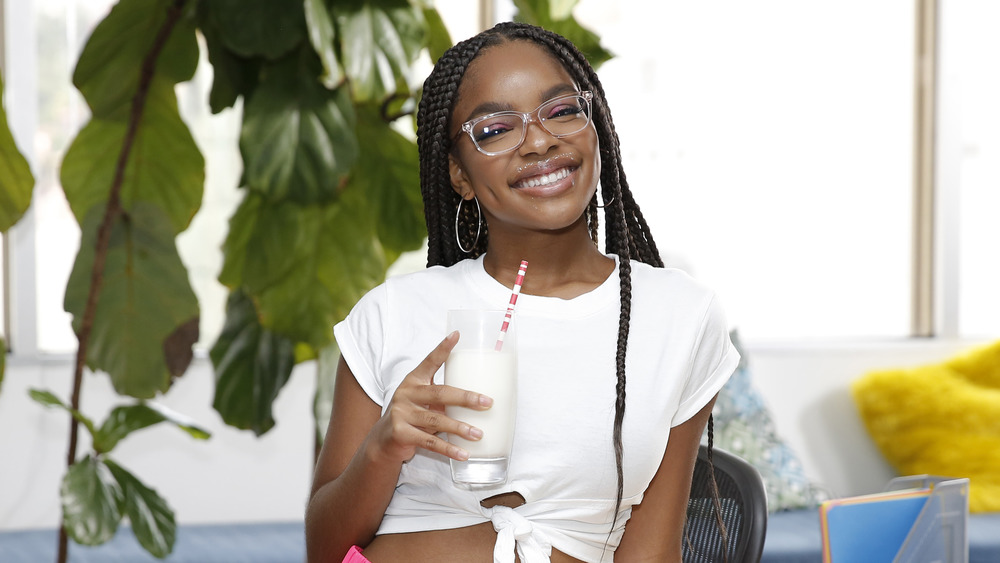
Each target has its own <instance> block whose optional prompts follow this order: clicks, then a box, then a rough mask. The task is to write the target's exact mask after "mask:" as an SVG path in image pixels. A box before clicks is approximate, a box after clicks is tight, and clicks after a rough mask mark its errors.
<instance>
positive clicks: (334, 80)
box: [305, 0, 344, 90]
mask: <svg viewBox="0 0 1000 563" xmlns="http://www.w3.org/2000/svg"><path fill="white" fill-rule="evenodd" d="M305 11H306V27H307V29H308V31H309V43H310V44H311V45H312V47H313V49H315V50H316V55H318V56H319V60H320V62H322V63H323V75H322V76H321V77H320V80H321V82H323V85H324V86H326V87H327V88H330V89H331V90H332V89H333V88H336V87H337V86H340V85H341V83H343V82H344V71H343V70H341V68H340V62H338V61H337V49H336V46H335V43H336V39H337V32H336V31H335V30H334V29H333V19H332V18H331V17H330V11H329V10H327V8H326V4H325V3H324V2H323V0H305Z"/></svg>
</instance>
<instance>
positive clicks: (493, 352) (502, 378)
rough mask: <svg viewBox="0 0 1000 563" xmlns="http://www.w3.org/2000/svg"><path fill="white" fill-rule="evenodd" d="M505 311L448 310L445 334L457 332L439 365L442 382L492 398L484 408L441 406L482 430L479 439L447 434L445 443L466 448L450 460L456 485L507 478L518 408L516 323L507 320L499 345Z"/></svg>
mask: <svg viewBox="0 0 1000 563" xmlns="http://www.w3.org/2000/svg"><path fill="white" fill-rule="evenodd" d="M505 315H506V311H503V310H496V311H484V310H453V311H448V332H449V333H450V332H451V331H454V330H457V331H458V332H459V339H458V344H456V345H455V348H454V349H452V351H451V355H449V356H448V360H447V361H445V364H444V382H445V384H446V385H450V386H452V387H458V388H460V389H466V390H469V391H475V392H477V393H482V394H484V395H487V396H489V397H492V398H493V406H491V407H490V408H489V409H487V410H485V411H477V410H472V409H467V408H465V407H456V406H449V407H446V408H445V412H446V414H447V415H448V416H449V417H451V418H454V419H455V420H461V421H463V422H467V423H468V424H471V425H472V426H475V427H476V428H479V429H480V430H482V431H483V437H482V438H481V439H479V440H466V439H464V438H461V437H459V436H455V435H451V434H449V435H448V441H449V442H451V443H452V444H455V445H457V446H459V447H460V448H463V449H464V450H465V451H467V452H469V459H468V461H456V460H451V477H452V480H453V481H454V482H455V483H456V484H458V485H460V486H472V487H475V486H489V485H498V484H502V483H504V482H506V481H507V463H508V461H509V459H510V449H511V445H512V444H513V441H514V414H515V412H516V406H517V328H516V325H517V323H516V322H514V320H513V318H512V320H511V321H510V322H509V324H508V325H507V330H506V331H505V333H504V336H503V338H502V342H500V343H499V345H498V342H497V341H498V339H500V332H501V326H503V324H504V318H505ZM498 347H499V348H500V349H499V350H497V348H498Z"/></svg>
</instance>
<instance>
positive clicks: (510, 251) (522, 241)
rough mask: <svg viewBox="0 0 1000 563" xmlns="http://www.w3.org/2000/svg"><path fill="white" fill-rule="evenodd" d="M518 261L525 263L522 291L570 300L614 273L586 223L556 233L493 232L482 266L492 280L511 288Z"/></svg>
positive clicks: (612, 267)
mask: <svg viewBox="0 0 1000 563" xmlns="http://www.w3.org/2000/svg"><path fill="white" fill-rule="evenodd" d="M521 260H527V261H528V269H527V271H526V273H525V276H524V283H523V285H522V289H521V292H522V293H526V294H529V295H541V296H548V297H561V298H564V299H569V298H573V297H576V296H578V295H581V294H583V293H586V292H588V291H591V290H593V289H594V288H596V287H597V286H599V285H601V284H602V283H603V282H604V281H605V280H606V279H607V278H608V276H609V275H610V274H611V272H612V271H614V260H612V259H610V258H608V257H606V256H604V254H603V253H602V252H601V251H600V250H599V249H598V248H597V246H596V245H595V244H594V242H593V241H592V240H591V239H590V234H589V232H588V230H587V225H586V221H583V222H582V224H581V223H577V224H574V225H573V226H570V227H568V228H567V229H565V230H561V231H557V232H542V233H539V232H530V233H519V234H517V235H513V234H510V233H494V231H493V230H490V241H489V245H488V247H487V250H486V255H485V256H484V257H483V267H484V268H485V269H486V272H487V273H488V274H490V276H492V277H493V278H494V279H495V280H497V281H499V282H500V283H502V284H504V285H505V286H507V287H511V288H512V287H513V286H514V278H515V277H516V275H517V269H518V266H519V265H520V263H521Z"/></svg>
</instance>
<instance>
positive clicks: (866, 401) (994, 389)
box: [851, 342, 1000, 512]
mask: <svg viewBox="0 0 1000 563" xmlns="http://www.w3.org/2000/svg"><path fill="white" fill-rule="evenodd" d="M851 390H852V393H853V396H854V400H855V403H856V404H857V406H858V412H859V413H860V415H861V418H862V420H863V421H864V423H865V426H866V427H867V429H868V432H869V434H870V435H871V437H872V439H873V440H874V441H875V444H876V445H878V448H879V450H881V452H882V454H883V455H884V456H885V457H886V459H887V460H888V461H889V463H890V464H892V466H893V467H894V468H895V469H896V470H897V471H898V472H899V473H900V474H901V475H920V474H928V475H940V476H944V477H967V478H968V479H969V511H970V512H986V511H1000V342H997V343H995V344H993V345H991V346H986V347H982V348H977V349H975V350H972V351H970V352H968V353H966V354H964V355H962V356H959V357H956V358H954V359H952V360H949V361H946V362H942V363H938V364H932V365H924V366H918V367H914V368H909V369H890V370H882V371H875V372H871V373H868V374H866V375H865V376H864V377H862V378H860V379H858V380H857V381H855V382H854V383H853V384H852V389H851Z"/></svg>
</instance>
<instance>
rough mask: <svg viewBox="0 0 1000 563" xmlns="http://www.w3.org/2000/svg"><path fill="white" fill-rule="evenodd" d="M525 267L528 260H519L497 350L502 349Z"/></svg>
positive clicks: (522, 281)
mask: <svg viewBox="0 0 1000 563" xmlns="http://www.w3.org/2000/svg"><path fill="white" fill-rule="evenodd" d="M527 269H528V261H527V260H521V266H520V267H519V268H518V269H517V277H516V278H514V292H513V293H511V294H510V303H509V304H507V314H506V315H504V317H503V325H502V326H501V327H500V336H499V337H497V345H496V347H495V348H494V349H495V350H496V351H497V352H499V351H501V350H502V349H503V339H504V337H505V336H507V327H509V326H510V317H511V315H513V314H514V305H516V304H517V296H518V294H520V293H521V284H522V283H524V271H525V270H527Z"/></svg>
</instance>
